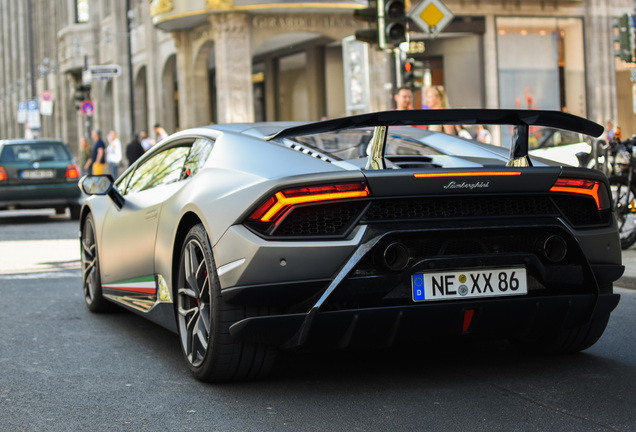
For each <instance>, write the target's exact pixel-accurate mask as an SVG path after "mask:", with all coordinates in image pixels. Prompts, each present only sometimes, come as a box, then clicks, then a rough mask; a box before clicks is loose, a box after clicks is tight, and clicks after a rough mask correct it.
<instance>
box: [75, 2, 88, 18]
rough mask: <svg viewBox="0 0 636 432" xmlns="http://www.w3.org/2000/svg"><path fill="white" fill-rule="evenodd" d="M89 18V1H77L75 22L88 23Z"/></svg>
mask: <svg viewBox="0 0 636 432" xmlns="http://www.w3.org/2000/svg"><path fill="white" fill-rule="evenodd" d="M89 18H90V8H89V0H75V22H77V23H87V22H88V21H89Z"/></svg>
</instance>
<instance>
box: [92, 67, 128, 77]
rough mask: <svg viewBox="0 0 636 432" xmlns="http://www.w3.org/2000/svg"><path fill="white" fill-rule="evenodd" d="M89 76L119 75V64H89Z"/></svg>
mask: <svg viewBox="0 0 636 432" xmlns="http://www.w3.org/2000/svg"><path fill="white" fill-rule="evenodd" d="M88 70H89V71H90V74H91V78H113V77H117V76H119V75H121V66H119V65H116V64H114V65H93V66H89V67H88Z"/></svg>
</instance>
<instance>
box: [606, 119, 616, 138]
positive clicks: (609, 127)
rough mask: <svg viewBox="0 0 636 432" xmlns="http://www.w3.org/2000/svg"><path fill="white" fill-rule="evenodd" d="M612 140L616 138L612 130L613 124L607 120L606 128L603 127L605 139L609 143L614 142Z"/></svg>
mask: <svg viewBox="0 0 636 432" xmlns="http://www.w3.org/2000/svg"><path fill="white" fill-rule="evenodd" d="M614 138H616V128H614V122H612V120H608V121H607V126H606V127H605V139H606V140H607V142H608V143H610V142H612V141H614Z"/></svg>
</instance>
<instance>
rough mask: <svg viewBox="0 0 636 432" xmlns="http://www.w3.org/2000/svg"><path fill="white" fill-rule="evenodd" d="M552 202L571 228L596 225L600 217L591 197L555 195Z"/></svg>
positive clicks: (600, 221) (599, 221) (600, 220)
mask: <svg viewBox="0 0 636 432" xmlns="http://www.w3.org/2000/svg"><path fill="white" fill-rule="evenodd" d="M553 199H554V202H555V203H556V205H557V206H558V207H559V209H560V210H561V212H562V213H563V215H564V216H565V217H566V218H567V220H568V221H569V222H570V223H571V224H572V225H573V226H586V225H598V224H599V223H602V222H603V221H602V217H601V214H600V212H599V211H598V206H597V205H596V201H594V198H592V197H578V196H574V195H555V196H554V198H553Z"/></svg>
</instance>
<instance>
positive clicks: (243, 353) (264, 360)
mask: <svg viewBox="0 0 636 432" xmlns="http://www.w3.org/2000/svg"><path fill="white" fill-rule="evenodd" d="M176 297H177V302H176V303H177V304H176V308H177V310H176V312H177V328H178V330H179V339H180V340H181V348H182V350H183V355H184V357H185V359H186V363H187V365H188V368H189V369H190V371H191V372H192V374H193V375H194V376H195V377H196V378H197V379H199V380H201V381H208V382H222V381H237V380H245V379H254V378H259V377H263V376H266V375H267V374H268V373H269V372H270V371H271V369H272V368H273V366H274V363H275V361H276V355H277V350H276V349H275V348H273V347H269V346H267V345H263V344H257V343H248V342H245V341H242V340H238V339H235V338H233V337H232V336H231V335H230V331H229V329H230V326H231V325H232V324H234V323H235V322H237V321H240V320H242V319H244V318H246V317H248V316H257V315H259V314H260V313H270V311H269V310H258V308H248V307H246V306H241V305H238V306H237V305H231V304H228V303H227V302H225V301H224V300H223V298H222V296H221V287H220V285H219V280H218V277H217V274H216V265H215V263H214V257H213V255H212V249H211V247H210V242H209V240H208V236H207V233H206V231H205V228H204V227H203V225H202V224H198V225H196V226H194V227H193V228H192V229H191V230H190V232H188V235H187V236H186V238H185V241H184V243H183V247H182V250H181V257H180V260H179V274H178V278H177V292H176Z"/></svg>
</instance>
